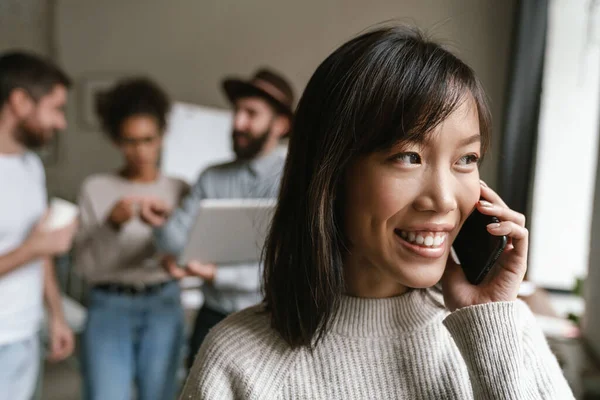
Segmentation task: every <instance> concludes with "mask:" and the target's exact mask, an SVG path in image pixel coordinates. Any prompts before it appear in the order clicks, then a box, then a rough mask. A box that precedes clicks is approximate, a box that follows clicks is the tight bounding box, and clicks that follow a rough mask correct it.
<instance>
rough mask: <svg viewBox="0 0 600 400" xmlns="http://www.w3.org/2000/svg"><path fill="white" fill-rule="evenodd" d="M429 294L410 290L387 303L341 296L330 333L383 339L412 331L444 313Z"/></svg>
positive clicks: (439, 300) (443, 309) (436, 296)
mask: <svg viewBox="0 0 600 400" xmlns="http://www.w3.org/2000/svg"><path fill="white" fill-rule="evenodd" d="M441 301H442V297H441V295H440V294H437V293H434V292H432V291H431V290H412V291H410V292H408V293H406V294H403V295H401V296H397V297H390V298H386V299H369V298H361V297H350V296H343V297H342V299H341V303H340V308H339V310H338V313H337V315H336V317H335V318H334V320H333V322H332V326H331V331H332V332H335V333H338V334H340V335H344V336H351V337H352V336H355V337H386V336H394V335H397V334H399V333H403V332H410V331H415V330H417V329H419V328H421V327H423V326H425V325H427V324H429V323H431V322H432V321H433V320H434V319H436V318H442V317H443V316H444V315H446V314H447V311H446V309H445V308H443V306H442V305H441V304H440V302H441Z"/></svg>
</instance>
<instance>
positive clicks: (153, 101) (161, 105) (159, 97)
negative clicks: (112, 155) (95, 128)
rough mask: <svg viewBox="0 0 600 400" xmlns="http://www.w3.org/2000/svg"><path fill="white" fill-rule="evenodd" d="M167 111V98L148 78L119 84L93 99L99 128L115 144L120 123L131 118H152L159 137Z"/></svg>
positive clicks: (118, 136) (128, 80) (164, 124)
mask: <svg viewBox="0 0 600 400" xmlns="http://www.w3.org/2000/svg"><path fill="white" fill-rule="evenodd" d="M169 108H170V101H169V97H168V96H167V94H166V93H165V92H164V90H162V89H161V88H160V87H159V86H158V85H157V84H156V83H154V82H153V81H151V80H150V79H147V78H131V79H125V80H122V81H120V82H118V83H117V84H116V85H115V86H114V87H112V88H111V89H109V90H108V91H106V92H101V93H99V94H98V95H97V97H96V113H97V114H98V117H99V118H100V121H101V124H102V128H103V129H104V131H105V132H106V133H107V134H108V135H109V136H110V138H111V139H112V140H114V141H118V140H119V139H120V137H121V125H122V124H123V122H124V121H125V120H126V119H127V118H129V117H132V116H134V115H148V116H150V117H154V118H155V119H156V122H157V123H158V127H159V129H160V131H161V133H162V132H163V130H164V129H165V126H166V124H167V113H168V112H169Z"/></svg>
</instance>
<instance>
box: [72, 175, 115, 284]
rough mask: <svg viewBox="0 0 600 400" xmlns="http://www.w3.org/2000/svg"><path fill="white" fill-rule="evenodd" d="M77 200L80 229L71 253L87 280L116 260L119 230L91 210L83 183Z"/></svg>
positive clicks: (78, 268) (79, 270)
mask: <svg viewBox="0 0 600 400" xmlns="http://www.w3.org/2000/svg"><path fill="white" fill-rule="evenodd" d="M78 203H79V216H80V217H79V229H78V231H77V235H76V236H75V240H74V243H73V256H74V259H75V266H76V268H77V271H78V272H79V273H80V274H81V275H83V277H84V278H86V279H87V278H89V276H90V274H92V273H93V272H94V271H95V270H103V269H105V266H107V265H114V264H115V263H116V262H117V260H118V257H119V251H117V249H118V248H119V243H120V239H119V237H120V232H118V231H116V230H115V229H113V228H112V227H111V226H110V225H109V224H108V222H107V220H106V217H105V216H101V215H97V214H96V213H95V212H94V208H93V207H92V204H91V201H90V199H89V195H88V193H87V190H86V187H85V186H84V188H83V190H82V191H81V193H80V195H79V201H78Z"/></svg>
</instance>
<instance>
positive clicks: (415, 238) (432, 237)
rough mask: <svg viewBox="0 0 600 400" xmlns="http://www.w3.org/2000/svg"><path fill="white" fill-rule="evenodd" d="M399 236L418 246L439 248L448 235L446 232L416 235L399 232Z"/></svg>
mask: <svg viewBox="0 0 600 400" xmlns="http://www.w3.org/2000/svg"><path fill="white" fill-rule="evenodd" d="M400 236H401V237H402V238H403V239H404V240H406V241H408V242H410V243H415V244H417V245H419V246H426V247H440V246H441V245H442V244H443V243H444V242H445V241H446V236H448V234H447V233H446V232H429V233H425V234H421V233H419V234H417V233H415V232H406V231H400Z"/></svg>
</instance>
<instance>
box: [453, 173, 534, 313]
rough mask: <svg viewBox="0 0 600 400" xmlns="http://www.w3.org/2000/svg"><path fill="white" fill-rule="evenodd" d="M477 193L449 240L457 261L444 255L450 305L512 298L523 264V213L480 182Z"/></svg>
mask: <svg viewBox="0 0 600 400" xmlns="http://www.w3.org/2000/svg"><path fill="white" fill-rule="evenodd" d="M481 198H482V200H480V201H479V202H478V203H477V204H476V206H475V210H474V211H473V213H472V214H471V215H470V216H469V217H468V218H467V220H466V221H465V223H464V225H463V227H462V228H461V230H460V232H459V233H458V235H457V237H456V239H455V241H454V244H453V248H454V250H455V251H456V255H457V256H458V259H459V261H460V263H461V265H460V267H459V266H458V265H456V264H455V263H454V262H453V261H452V260H451V259H449V261H448V265H447V268H446V272H445V274H444V277H443V279H442V284H443V286H444V297H445V300H446V304H447V306H448V307H449V308H450V309H451V310H454V309H456V308H461V307H466V306H469V305H475V304H482V303H488V302H492V301H511V300H514V299H516V297H517V294H518V291H519V287H520V284H521V281H522V280H523V277H524V276H525V271H526V269H527V248H528V232H527V229H526V228H525V217H524V216H523V215H522V214H520V213H518V212H516V211H514V210H512V209H510V208H509V207H508V206H507V205H506V203H505V202H504V201H503V200H502V199H501V198H500V196H499V195H498V194H497V193H496V192H494V191H493V190H492V189H490V188H489V187H488V186H487V185H485V184H484V183H482V185H481ZM492 267H493V269H492Z"/></svg>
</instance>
